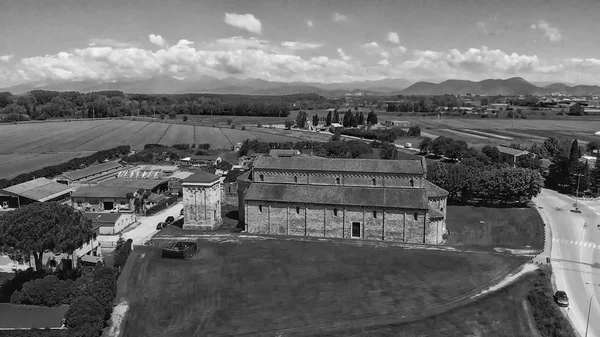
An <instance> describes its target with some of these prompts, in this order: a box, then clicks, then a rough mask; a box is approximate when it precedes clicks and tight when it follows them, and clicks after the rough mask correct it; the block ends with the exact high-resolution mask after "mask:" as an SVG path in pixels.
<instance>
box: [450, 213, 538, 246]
mask: <svg viewBox="0 0 600 337" xmlns="http://www.w3.org/2000/svg"><path fill="white" fill-rule="evenodd" d="M446 215H447V219H446V226H447V228H448V231H449V232H450V236H449V238H448V244H450V245H467V246H485V247H504V248H515V249H543V248H544V224H543V222H542V219H541V218H540V215H539V213H538V212H537V211H536V210H535V209H534V208H494V207H483V206H481V207H479V206H448V210H447V214H446ZM481 221H483V223H481Z"/></svg>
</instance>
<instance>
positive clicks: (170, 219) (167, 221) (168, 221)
mask: <svg viewBox="0 0 600 337" xmlns="http://www.w3.org/2000/svg"><path fill="white" fill-rule="evenodd" d="M173 221H175V218H174V217H172V216H168V217H167V219H166V220H165V223H167V224H170V223H171V222H173Z"/></svg>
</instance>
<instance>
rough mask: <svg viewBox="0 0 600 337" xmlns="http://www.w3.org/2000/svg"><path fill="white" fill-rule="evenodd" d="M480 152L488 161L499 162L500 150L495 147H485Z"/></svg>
mask: <svg viewBox="0 0 600 337" xmlns="http://www.w3.org/2000/svg"><path fill="white" fill-rule="evenodd" d="M481 152H482V153H483V154H484V155H486V156H487V157H488V158H489V159H490V162H492V163H499V162H500V150H498V148H497V147H496V146H491V145H486V146H484V147H483V148H482V149H481Z"/></svg>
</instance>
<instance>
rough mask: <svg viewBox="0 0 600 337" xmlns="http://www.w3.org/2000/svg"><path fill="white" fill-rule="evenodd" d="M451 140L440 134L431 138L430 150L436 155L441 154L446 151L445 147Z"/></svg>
mask: <svg viewBox="0 0 600 337" xmlns="http://www.w3.org/2000/svg"><path fill="white" fill-rule="evenodd" d="M450 142H452V139H450V138H447V137H444V136H441V137H437V138H436V139H434V140H433V142H432V144H431V152H433V154H435V155H436V156H443V155H444V154H445V153H446V147H447V146H448V144H450Z"/></svg>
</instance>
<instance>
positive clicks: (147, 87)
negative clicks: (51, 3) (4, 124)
mask: <svg viewBox="0 0 600 337" xmlns="http://www.w3.org/2000/svg"><path fill="white" fill-rule="evenodd" d="M412 83H413V82H412V81H409V80H405V79H396V78H386V79H382V80H377V81H360V82H344V83H304V82H292V83H287V82H270V81H265V80H261V79H255V78H248V79H237V78H233V77H229V78H224V79H217V78H212V77H207V76H199V77H195V78H186V79H181V80H180V79H176V78H174V77H171V76H157V77H152V78H147V79H136V80H127V81H116V82H102V81H93V80H88V81H43V82H32V83H26V84H21V85H18V86H13V87H8V88H1V89H0V91H9V92H11V93H13V94H15V95H19V94H23V93H26V92H28V91H31V90H53V91H79V92H94V91H104V90H118V91H122V92H125V93H144V94H183V93H213V94H239V95H286V94H296V93H316V94H319V95H322V96H326V97H333V96H343V95H346V94H358V93H363V94H367V95H369V96H377V95H442V94H467V93H470V94H473V95H525V94H550V93H555V92H562V93H566V94H570V95H585V94H600V87H599V86H596V85H567V84H563V83H552V84H547V83H537V84H538V85H535V84H533V83H530V82H528V81H526V80H525V79H523V78H520V77H513V78H509V79H487V80H483V81H478V82H476V81H467V80H447V81H444V82H441V83H433V82H424V81H421V82H417V83H414V84H412Z"/></svg>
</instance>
